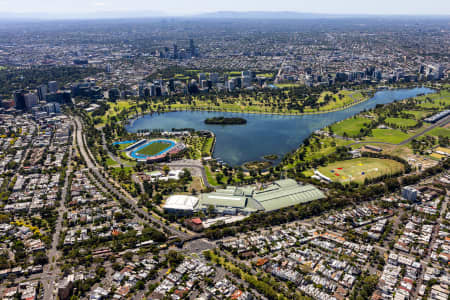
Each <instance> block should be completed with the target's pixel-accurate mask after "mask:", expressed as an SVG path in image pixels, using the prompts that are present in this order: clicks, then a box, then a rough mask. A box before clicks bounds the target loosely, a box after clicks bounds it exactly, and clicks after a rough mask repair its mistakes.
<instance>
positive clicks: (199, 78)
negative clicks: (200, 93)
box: [198, 73, 206, 83]
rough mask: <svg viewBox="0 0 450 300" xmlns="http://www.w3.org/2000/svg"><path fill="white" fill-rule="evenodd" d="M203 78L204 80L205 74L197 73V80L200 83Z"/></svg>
mask: <svg viewBox="0 0 450 300" xmlns="http://www.w3.org/2000/svg"><path fill="white" fill-rule="evenodd" d="M203 80H206V74H205V73H198V82H200V83H202V81H203Z"/></svg>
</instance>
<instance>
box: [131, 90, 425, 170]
mask: <svg viewBox="0 0 450 300" xmlns="http://www.w3.org/2000/svg"><path fill="white" fill-rule="evenodd" d="M432 92H433V90H432V89H429V88H423V87H420V88H412V89H398V90H383V91H378V92H376V93H375V95H374V97H372V98H371V99H369V100H368V101H365V102H363V103H360V104H357V105H355V106H352V107H350V108H347V109H345V110H341V111H336V112H330V113H325V114H316V115H303V116H280V115H265V114H247V113H226V112H203V111H178V112H168V113H162V114H153V115H146V116H143V117H140V118H138V119H136V120H134V121H133V122H132V123H131V124H129V125H128V126H127V130H128V131H130V132H136V131H137V130H139V129H164V130H169V131H170V130H171V129H172V128H195V129H198V130H200V129H207V130H211V131H213V132H214V133H215V134H216V147H215V150H214V154H213V155H214V157H215V158H218V159H222V160H223V161H225V162H227V163H228V164H230V165H233V166H237V165H241V164H243V163H244V162H247V161H253V160H260V159H262V157H263V156H264V155H267V154H277V155H278V156H279V157H282V156H283V155H285V154H286V153H288V152H289V151H292V150H294V149H296V148H298V147H299V145H300V144H301V143H302V142H303V140H304V139H306V138H307V137H308V136H309V135H310V134H311V133H312V132H314V131H315V130H317V129H321V128H323V127H326V126H328V125H330V124H332V123H334V122H337V121H340V120H343V119H346V118H349V117H351V116H353V115H355V114H357V113H359V112H361V111H363V110H364V109H370V108H373V107H375V105H377V104H387V103H391V102H394V101H396V100H402V99H406V98H410V97H414V96H417V95H419V94H428V93H432ZM214 116H235V117H243V118H245V119H246V120H247V124H245V125H228V126H222V125H207V124H205V123H204V120H205V119H206V118H210V117H214Z"/></svg>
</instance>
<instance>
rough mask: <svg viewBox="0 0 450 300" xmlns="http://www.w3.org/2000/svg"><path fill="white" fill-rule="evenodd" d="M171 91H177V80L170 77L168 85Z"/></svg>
mask: <svg viewBox="0 0 450 300" xmlns="http://www.w3.org/2000/svg"><path fill="white" fill-rule="evenodd" d="M168 88H169V91H170V92H174V91H175V81H174V80H173V78H171V79H169V85H168Z"/></svg>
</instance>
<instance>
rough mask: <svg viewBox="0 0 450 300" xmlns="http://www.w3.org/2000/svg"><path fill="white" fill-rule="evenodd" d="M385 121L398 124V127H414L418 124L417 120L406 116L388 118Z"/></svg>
mask: <svg viewBox="0 0 450 300" xmlns="http://www.w3.org/2000/svg"><path fill="white" fill-rule="evenodd" d="M385 123H386V124H387V125H396V126H398V127H405V128H407V127H414V126H416V125H417V121H416V120H413V119H404V118H386V120H385Z"/></svg>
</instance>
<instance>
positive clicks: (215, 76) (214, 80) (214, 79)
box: [209, 73, 219, 84]
mask: <svg viewBox="0 0 450 300" xmlns="http://www.w3.org/2000/svg"><path fill="white" fill-rule="evenodd" d="M209 80H211V82H212V83H213V84H216V83H217V82H219V74H218V73H210V74H209Z"/></svg>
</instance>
